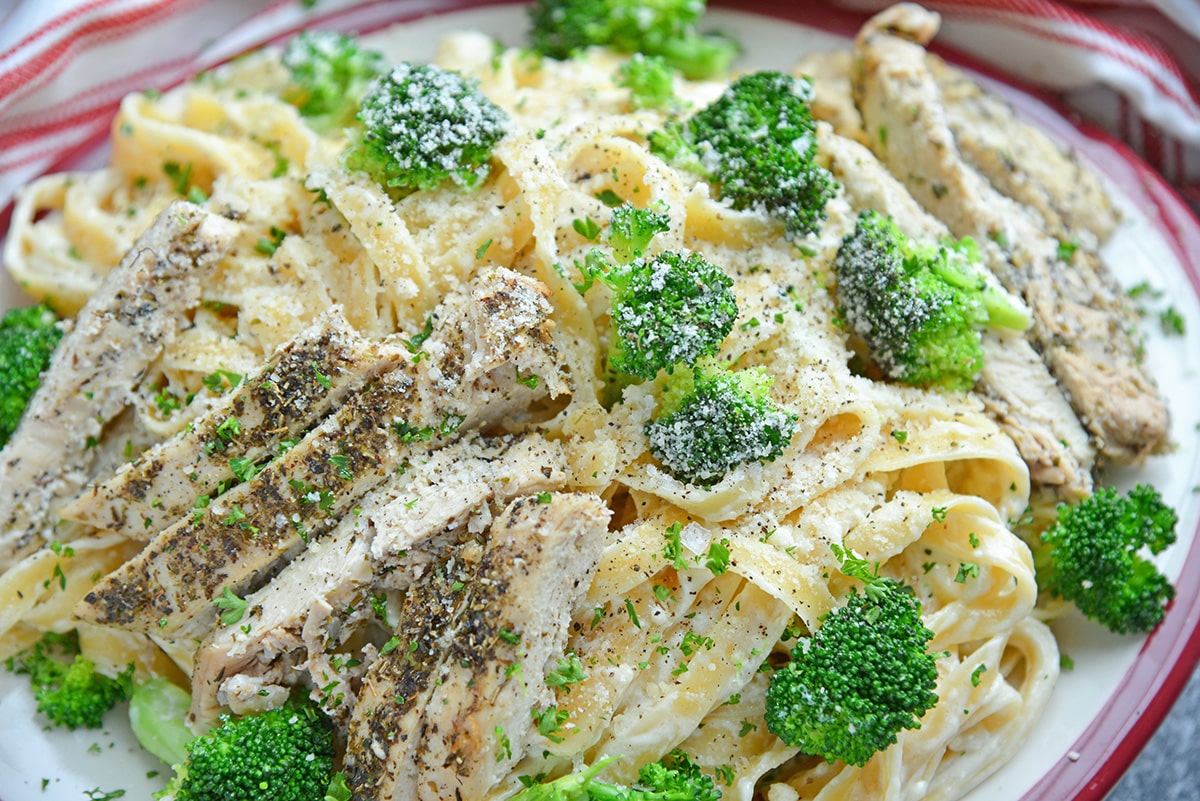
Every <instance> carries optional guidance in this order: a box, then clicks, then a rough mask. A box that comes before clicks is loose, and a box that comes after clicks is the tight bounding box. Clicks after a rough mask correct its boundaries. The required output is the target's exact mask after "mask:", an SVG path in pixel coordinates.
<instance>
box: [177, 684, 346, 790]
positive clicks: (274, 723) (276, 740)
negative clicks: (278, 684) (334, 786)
mask: <svg viewBox="0 0 1200 801" xmlns="http://www.w3.org/2000/svg"><path fill="white" fill-rule="evenodd" d="M187 751H188V759H187V762H185V763H183V764H182V765H177V766H176V767H175V771H176V775H175V777H174V778H173V779H172V780H171V782H170V783H169V784H168V785H167V787H166V789H165V790H164V791H163V793H162V795H164V796H170V797H171V798H173V799H174V801H243V799H245V801H249V799H255V800H256V801H313V799H320V798H324V797H325V793H326V790H327V789H328V788H329V786H330V782H331V780H332V779H333V756H334V749H333V726H332V725H331V724H330V722H329V718H327V717H326V716H325V713H324V712H322V711H321V710H320V708H319V707H317V705H316V704H315V703H314V702H312V701H310V700H308V699H307V698H305V699H293V700H291V701H288V702H287V703H286V704H284V705H283V706H282V707H280V708H278V709H273V710H271V711H269V712H263V713H262V714H258V715H249V716H246V717H232V716H229V715H222V716H221V719H220V723H219V724H218V725H217V726H216V727H215V728H213V729H212V730H211V731H209V732H208V734H205V735H203V736H201V737H197V738H196V739H194V740H192V741H191V742H190V743H188V745H187Z"/></svg>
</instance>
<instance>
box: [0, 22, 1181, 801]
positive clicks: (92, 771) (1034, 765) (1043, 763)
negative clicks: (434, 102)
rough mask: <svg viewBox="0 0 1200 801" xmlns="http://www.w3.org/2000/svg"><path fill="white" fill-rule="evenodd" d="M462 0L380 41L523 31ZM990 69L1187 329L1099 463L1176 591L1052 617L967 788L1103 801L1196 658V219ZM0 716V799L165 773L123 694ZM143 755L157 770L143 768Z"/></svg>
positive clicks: (25, 701)
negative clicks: (1032, 677) (1051, 659)
mask: <svg viewBox="0 0 1200 801" xmlns="http://www.w3.org/2000/svg"><path fill="white" fill-rule="evenodd" d="M465 5H467V3H466V2H456V0H442V1H441V2H429V3H426V4H424V5H423V13H430V12H437V13H436V14H434V15H433V16H426V17H423V18H421V19H418V20H414V21H412V22H409V23H406V24H405V25H404V28H403V30H402V31H401V32H400V34H399V35H398V36H393V37H390V39H389V41H391V42H394V43H395V44H394V45H391V46H389V47H388V55H390V56H392V57H394V58H396V59H408V60H428V59H429V58H431V57H432V55H433V48H434V45H435V43H436V42H437V41H438V40H439V39H440V38H441V36H442V35H443V34H444V33H447V32H449V31H451V30H461V29H476V30H482V31H485V32H488V33H491V34H493V35H496V36H497V37H499V38H500V39H501V41H503V42H505V43H506V44H511V45H515V44H520V43H522V42H523V41H524V34H525V30H526V20H525V16H524V12H523V11H522V10H521V9H519V8H516V7H513V6H509V5H495V6H487V7H483V8H467V9H465V10H464V9H463V6H465ZM781 6H784V7H781ZM742 7H743V8H753V7H761V8H764V9H766V8H768V7H770V12H771V13H772V14H774V15H776V16H757V15H754V14H750V13H743V12H732V11H726V10H723V9H713V10H711V11H710V12H709V15H708V17H706V24H707V25H711V26H712V27H716V28H720V29H721V30H724V31H726V32H729V33H731V34H732V35H733V36H734V37H735V38H737V39H738V40H739V41H741V42H743V43H745V44H747V45H750V46H749V47H748V48H747V50H748V51H749V53H748V54H747V55H746V56H744V57H743V58H742V59H741V60H739V62H738V63H737V67H738V68H739V69H762V68H777V69H788V68H790V67H791V66H792V64H793V63H794V62H795V61H796V60H797V59H798V58H799V57H800V56H801V55H803V54H804V53H805V52H808V51H811V50H814V49H829V48H833V47H843V46H845V41H846V40H845V35H846V34H847V33H848V32H850V29H849V28H848V27H847V23H848V18H847V17H846V16H845V15H842V14H838V13H834V12H829V11H827V10H825V9H824V7H823V5H821V4H819V3H815V2H813V3H797V4H783V3H771V2H769V0H764V2H761V3H745V4H743V5H742ZM451 12H452V13H451ZM393 19H394V18H393ZM798 19H804V20H806V21H810V22H811V21H812V20H819V22H820V24H823V25H826V26H828V27H829V28H830V30H829V31H825V30H817V29H815V28H812V27H806V26H802V25H799V24H797V23H796V22H794V21H792V20H798ZM380 21H381V17H380V12H379V11H378V10H374V11H372V12H371V13H370V14H367V15H365V16H364V15H362V14H359V15H357V16H355V15H354V13H353V12H350V13H343V14H340V15H335V16H333V17H330V18H328V19H327V20H326V21H325V22H323V23H322V24H323V25H324V26H327V27H346V26H350V25H354V26H362V25H364V24H365V25H368V26H370V25H378V24H379V22H380ZM951 58H952V60H953V56H951ZM987 82H988V83H989V85H990V86H992V87H993V88H995V89H996V90H997V91H1000V92H1002V93H1003V94H1005V95H1006V96H1008V97H1009V98H1010V99H1011V100H1012V101H1013V102H1014V104H1015V105H1016V106H1017V107H1018V109H1019V110H1020V111H1021V113H1022V114H1024V115H1026V116H1027V117H1029V118H1030V119H1032V120H1033V121H1035V122H1036V123H1037V124H1039V125H1040V126H1041V127H1042V128H1044V129H1045V130H1047V131H1048V132H1050V133H1051V134H1052V135H1053V136H1055V137H1056V138H1058V139H1059V140H1061V141H1062V142H1063V143H1064V144H1067V145H1069V146H1071V147H1073V148H1075V149H1076V150H1077V151H1078V152H1079V153H1080V154H1081V155H1082V156H1083V157H1084V158H1085V159H1086V160H1087V161H1090V162H1091V163H1092V164H1093V166H1095V167H1096V169H1097V170H1098V171H1100V172H1101V174H1102V175H1104V176H1105V177H1106V178H1107V179H1108V181H1109V184H1110V187H1111V189H1112V191H1113V194H1114V197H1115V198H1116V200H1117V202H1118V203H1119V204H1120V206H1121V207H1122V209H1123V210H1124V211H1125V214H1126V218H1127V222H1126V223H1125V224H1124V225H1123V226H1122V228H1121V229H1120V231H1119V232H1118V233H1117V235H1116V236H1115V237H1114V239H1113V241H1112V242H1111V243H1110V244H1109V245H1108V246H1107V247H1106V249H1105V257H1106V260H1107V261H1108V262H1109V264H1110V265H1111V266H1112V268H1113V269H1114V270H1115V271H1116V272H1117V274H1118V276H1119V277H1120V279H1121V280H1122V282H1123V283H1125V284H1126V285H1132V284H1134V283H1137V282H1138V281H1142V280H1149V281H1150V282H1151V283H1152V284H1153V285H1154V286H1156V287H1158V288H1160V289H1163V290H1165V291H1166V293H1167V295H1166V296H1167V297H1168V298H1170V299H1171V302H1172V303H1173V304H1174V306H1175V308H1176V309H1177V310H1178V311H1179V312H1181V313H1182V314H1183V316H1184V318H1185V319H1186V321H1187V332H1188V333H1187V335H1186V336H1185V337H1170V338H1167V337H1164V336H1163V335H1162V333H1161V332H1160V331H1159V330H1158V325H1157V322H1156V321H1155V320H1153V319H1148V320H1147V324H1146V326H1145V331H1146V335H1147V336H1146V338H1147V349H1148V356H1147V361H1148V364H1149V366H1150V370H1151V371H1152V373H1153V374H1154V375H1155V376H1157V378H1158V380H1159V383H1160V385H1161V386H1162V388H1163V390H1164V391H1165V393H1166V395H1167V397H1168V398H1169V400H1170V404H1171V410H1172V414H1173V429H1172V439H1173V441H1174V442H1175V443H1177V445H1178V448H1177V450H1176V451H1175V453H1174V454H1172V455H1170V456H1168V457H1163V458H1156V459H1152V460H1151V461H1150V463H1149V464H1147V465H1146V467H1145V468H1144V469H1142V470H1138V471H1127V472H1123V473H1121V474H1120V475H1114V476H1111V477H1110V478H1111V479H1112V480H1115V481H1116V482H1117V483H1121V484H1130V483H1132V482H1133V481H1135V480H1136V481H1147V482H1150V483H1152V484H1154V485H1155V486H1157V487H1158V488H1159V490H1160V491H1161V493H1162V495H1163V497H1164V498H1165V499H1166V500H1167V501H1168V502H1169V503H1171V504H1172V505H1173V506H1174V507H1175V508H1176V510H1177V511H1178V512H1179V516H1180V525H1179V535H1180V536H1179V542H1178V544H1176V545H1175V547H1174V548H1173V549H1171V550H1170V551H1168V552H1167V553H1166V554H1164V555H1163V558H1161V559H1160V560H1158V561H1159V565H1160V567H1161V568H1162V569H1163V570H1164V572H1165V573H1166V574H1167V575H1168V577H1170V578H1171V579H1172V580H1174V581H1176V583H1177V584H1178V585H1179V595H1178V597H1177V598H1176V600H1175V602H1174V603H1173V605H1172V606H1171V608H1170V610H1169V611H1168V613H1167V616H1166V619H1165V621H1164V622H1163V624H1162V625H1161V626H1160V627H1159V629H1158V630H1157V631H1156V632H1155V633H1154V635H1153V636H1151V637H1150V638H1142V637H1119V636H1116V635H1112V634H1110V633H1108V632H1107V631H1105V630H1104V629H1102V628H1101V627H1099V626H1097V625H1095V624H1092V623H1090V622H1088V621H1085V620H1083V619H1082V618H1080V617H1078V616H1072V617H1070V618H1067V619H1065V620H1063V621H1061V622H1060V623H1059V624H1057V625H1056V626H1055V631H1056V634H1057V635H1058V638H1059V642H1060V644H1061V647H1062V649H1063V651H1064V652H1065V653H1067V654H1069V655H1070V656H1071V657H1072V659H1073V660H1074V662H1075V668H1074V670H1072V671H1069V672H1065V673H1064V674H1063V676H1062V679H1061V680H1060V682H1059V685H1058V687H1057V688H1056V689H1055V691H1054V695H1053V698H1052V700H1051V702H1050V705H1049V708H1048V709H1047V711H1046V714H1045V716H1044V718H1043V720H1042V723H1041V724H1040V725H1038V726H1037V727H1036V728H1034V730H1033V733H1032V734H1031V735H1030V738H1029V741H1028V742H1027V743H1026V745H1025V746H1024V748H1023V749H1022V750H1021V751H1020V752H1019V753H1018V754H1017V756H1016V757H1015V758H1014V759H1013V760H1012V761H1011V762H1010V763H1008V764H1007V765H1005V766H1004V767H1003V768H1001V769H1000V770H999V771H998V772H997V773H996V774H994V775H993V776H992V777H991V778H989V779H988V780H987V781H986V782H985V783H984V784H983V785H982V786H980V787H978V788H977V789H976V790H975V791H973V792H972V793H971V794H970V795H969V796H968V797H967V798H968V799H969V801H1018V799H1024V801H1033V800H1034V799H1039V800H1040V799H1064V800H1065V799H1075V801H1099V799H1101V798H1102V797H1103V796H1104V795H1105V794H1106V793H1107V792H1108V790H1109V789H1110V788H1111V787H1112V785H1113V784H1114V783H1115V782H1116V780H1117V779H1118V778H1119V776H1120V774H1121V773H1122V772H1123V771H1124V770H1125V768H1126V767H1128V765H1129V763H1130V762H1132V760H1133V758H1134V757H1135V756H1136V755H1137V752H1138V751H1139V750H1141V748H1142V746H1143V745H1144V744H1145V742H1146V740H1147V739H1148V738H1149V737H1150V735H1151V734H1152V733H1153V730H1154V728H1155V727H1156V726H1157V725H1158V723H1159V722H1160V721H1161V719H1162V718H1163V716H1165V715H1166V713H1167V711H1168V709H1169V708H1170V705H1171V703H1172V702H1173V701H1174V699H1175V697H1176V696H1177V695H1178V693H1179V692H1180V691H1181V690H1182V688H1183V686H1184V684H1185V683H1186V682H1187V679H1188V676H1189V675H1190V673H1191V670H1192V667H1193V666H1194V665H1195V664H1196V661H1197V659H1198V658H1200V637H1198V636H1197V633H1196V628H1197V621H1198V620H1200V542H1197V536H1196V533H1197V528H1198V527H1200V494H1197V492H1195V491H1194V488H1196V487H1197V486H1198V485H1200V431H1198V427H1200V423H1198V422H1197V420H1198V419H1200V408H1198V407H1200V404H1197V402H1196V399H1197V398H1200V300H1198V298H1200V265H1197V264H1196V263H1194V262H1189V259H1191V260H1194V259H1196V258H1197V257H1198V254H1200V222H1198V221H1197V220H1196V218H1195V217H1194V216H1192V215H1191V213H1190V212H1189V211H1188V210H1187V208H1186V206H1184V204H1183V202H1182V201H1181V200H1180V199H1179V198H1178V197H1177V196H1176V195H1175V194H1174V193H1173V192H1172V191H1171V190H1170V189H1169V188H1168V187H1167V186H1166V185H1165V184H1164V183H1163V182H1162V180H1161V179H1160V178H1159V177H1158V176H1157V175H1156V174H1155V173H1154V172H1153V170H1151V169H1150V168H1149V167H1147V166H1146V165H1145V164H1143V163H1142V162H1141V161H1139V160H1138V159H1137V157H1136V156H1134V155H1133V154H1132V153H1131V152H1129V151H1128V150H1126V149H1125V148H1124V147H1123V146H1121V145H1120V144H1118V143H1116V142H1114V141H1112V140H1111V139H1109V138H1108V137H1106V136H1105V135H1103V134H1100V133H1098V132H1095V131H1090V130H1081V129H1080V128H1078V127H1076V126H1075V125H1073V124H1071V123H1070V122H1068V121H1067V120H1066V119H1065V118H1064V117H1062V116H1061V115H1060V114H1059V113H1058V112H1056V111H1055V110H1053V109H1052V108H1050V107H1049V106H1048V105H1046V104H1044V103H1042V102H1040V101H1038V100H1036V99H1034V98H1033V97H1031V96H1030V95H1028V94H1025V93H1023V92H1020V91H1019V90H1016V89H1013V88H1011V87H1010V86H1008V85H1006V84H1004V83H1002V82H998V81H994V80H988V81H987ZM101 157H102V150H101V151H97V152H95V153H90V154H83V155H82V156H80V157H79V159H78V160H77V162H76V164H77V165H83V166H92V165H95V164H96V163H98V160H99V159H100V158H101ZM1189 254H1191V255H1190V256H1189ZM0 293H3V294H0V305H2V306H3V307H8V306H9V305H13V304H14V303H24V302H27V301H26V300H23V299H20V298H18V297H17V295H16V292H15V288H14V287H13V286H12V284H11V282H8V283H7V284H4V285H0ZM1181 578H1182V579H1183V580H1180V579H1181ZM0 721H3V723H2V724H0V799H3V801H46V799H48V798H54V799H80V798H83V797H84V793H85V792H86V791H89V790H93V789H97V788H98V789H100V790H104V791H111V790H115V789H118V788H119V789H124V790H125V791H126V794H125V798H129V799H142V798H148V797H149V795H150V793H152V792H153V791H155V790H157V789H158V788H159V787H161V785H162V782H163V780H164V777H166V776H169V775H170V771H169V769H168V768H167V767H166V766H165V765H162V764H160V763H159V762H158V761H157V760H156V759H155V758H154V757H153V756H150V755H149V754H147V753H146V752H144V751H142V750H141V749H140V747H138V745H137V743H136V741H135V740H134V739H133V737H132V734H131V733H130V731H129V727H128V723H127V722H126V721H125V720H124V718H123V715H122V714H121V713H120V710H118V711H115V712H113V713H111V714H110V715H109V717H108V719H107V723H108V725H107V726H106V727H105V728H104V729H102V730H97V731H79V732H74V733H71V732H64V731H47V730H45V729H44V728H43V724H42V723H41V722H39V721H38V720H37V719H36V717H35V715H34V709H33V702H32V699H31V698H30V694H29V692H28V682H27V679H26V677H24V676H20V677H18V676H12V675H10V674H8V673H7V672H2V671H0ZM154 771H158V772H159V776H157V777H151V778H148V777H147V774H149V773H151V772H154ZM46 780H48V785H47V786H46V787H45V788H44V789H43V782H44V781H46Z"/></svg>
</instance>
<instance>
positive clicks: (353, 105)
mask: <svg viewBox="0 0 1200 801" xmlns="http://www.w3.org/2000/svg"><path fill="white" fill-rule="evenodd" d="M283 66H285V67H287V69H288V72H290V73H291V84H290V85H289V86H287V87H286V88H285V89H284V92H283V99H284V100H286V101H287V102H288V103H291V104H292V105H293V106H295V107H296V108H297V109H298V110H299V111H300V114H301V115H302V116H303V117H305V118H306V119H307V120H308V122H309V125H311V126H312V127H313V128H315V129H316V130H318V131H332V130H337V129H339V128H344V127H345V126H347V125H351V124H353V122H354V115H355V114H356V113H358V103H359V99H360V98H361V97H362V96H363V93H364V92H365V91H366V89H367V85H368V84H369V83H370V82H371V80H372V79H373V78H375V76H377V75H380V74H382V73H384V72H386V71H387V68H388V63H387V59H386V58H384V56H383V54H382V53H378V52H376V51H374V50H367V49H364V48H363V47H361V46H360V44H359V41H358V39H357V38H356V37H354V36H347V35H346V34H343V33H338V32H337V31H302V32H301V33H299V34H298V35H296V36H295V37H294V38H293V39H292V40H291V41H289V42H288V43H287V46H286V47H285V48H284V51H283Z"/></svg>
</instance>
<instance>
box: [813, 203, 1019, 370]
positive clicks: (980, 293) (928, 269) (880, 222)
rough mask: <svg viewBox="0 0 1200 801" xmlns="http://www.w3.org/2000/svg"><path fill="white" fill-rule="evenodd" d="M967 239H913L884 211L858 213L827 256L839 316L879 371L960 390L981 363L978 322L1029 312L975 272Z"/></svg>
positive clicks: (1003, 322) (1010, 319)
mask: <svg viewBox="0 0 1200 801" xmlns="http://www.w3.org/2000/svg"><path fill="white" fill-rule="evenodd" d="M978 262H979V253H978V249H977V247H976V246H975V243H974V242H973V241H971V240H969V239H964V240H962V241H961V242H953V241H947V242H941V243H937V244H930V243H920V242H914V241H913V240H911V239H909V238H908V237H907V236H905V235H904V233H903V232H902V231H901V230H900V229H899V228H898V227H897V226H896V224H895V223H894V222H893V221H892V220H891V218H889V217H884V216H883V215H881V214H879V213H878V212H875V211H864V212H862V213H861V214H860V215H859V217H858V223H857V225H856V226H855V228H854V232H853V233H851V234H849V235H848V236H847V237H846V238H845V239H844V240H843V241H842V245H841V247H840V248H839V249H838V253H837V256H836V257H835V259H834V262H833V269H834V272H835V273H836V275H837V298H838V302H839V303H840V304H841V310H842V315H843V317H844V319H845V320H846V322H847V323H848V324H849V325H850V328H851V329H852V330H853V331H854V333H855V334H857V335H858V336H860V337H861V338H862V339H863V341H864V342H866V344H867V347H868V349H869V351H870V354H871V358H872V359H873V360H874V362H875V363H876V364H877V365H878V366H879V369H880V370H881V371H882V372H883V374H884V375H885V376H887V377H888V378H891V379H893V380H896V381H901V382H903V383H906V384H912V385H914V386H919V387H941V388H944V389H949V390H962V391H965V390H968V389H970V388H971V387H972V386H974V384H975V379H976V378H977V377H978V375H979V371H980V370H981V369H982V368H983V345H982V337H981V335H980V330H981V328H983V327H984V326H989V325H990V326H998V327H1004V328H1014V329H1018V330H1020V329H1023V328H1026V327H1027V326H1028V325H1029V318H1028V315H1027V314H1026V312H1024V311H1023V310H1022V309H1021V308H1020V306H1019V305H1018V304H1017V303H1016V302H1015V301H1013V300H1012V299H1011V298H1010V297H1009V296H1008V295H1007V294H1006V293H1005V292H1004V291H1003V290H1001V289H998V288H994V287H992V286H989V284H988V283H987V282H986V280H985V279H984V277H983V273H982V272H980V270H979V268H978V267H977V264H978Z"/></svg>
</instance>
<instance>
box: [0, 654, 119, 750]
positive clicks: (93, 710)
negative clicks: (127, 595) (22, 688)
mask: <svg viewBox="0 0 1200 801" xmlns="http://www.w3.org/2000/svg"><path fill="white" fill-rule="evenodd" d="M66 659H70V660H71V661H64V660H66ZM9 668H10V670H13V671H15V672H16V673H27V674H29V681H30V684H31V685H32V686H33V692H34V698H35V699H36V700H37V709H38V712H40V713H42V714H43V715H45V716H46V718H47V719H48V720H49V721H50V722H51V723H53V724H54V725H55V726H66V727H67V728H68V729H72V730H74V729H77V728H79V727H81V726H82V727H84V728H88V729H98V728H100V726H101V725H103V723H104V713H106V712H108V710H110V709H112V708H113V707H114V706H116V704H117V702H118V701H124V700H125V699H127V698H129V694H130V692H131V691H132V689H133V670H134V668H133V665H132V664H131V665H129V666H128V667H127V668H126V669H125V670H123V671H122V672H121V673H119V674H118V675H117V676H116V677H115V678H110V677H108V676H105V675H104V674H102V673H97V672H96V665H95V663H94V662H92V661H91V660H90V659H87V658H85V657H83V656H82V655H81V654H80V653H79V635H78V634H77V633H76V632H75V631H70V632H67V633H66V634H56V633H54V632H46V634H44V635H43V636H42V639H41V640H40V641H39V642H37V643H35V644H34V646H33V648H32V649H30V650H28V651H24V652H22V653H20V654H17V655H16V656H15V657H14V658H13V660H12V661H11V662H10V663H9Z"/></svg>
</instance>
